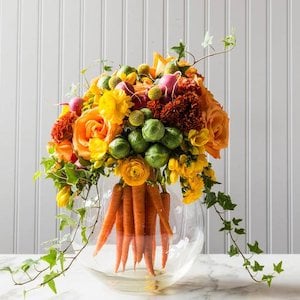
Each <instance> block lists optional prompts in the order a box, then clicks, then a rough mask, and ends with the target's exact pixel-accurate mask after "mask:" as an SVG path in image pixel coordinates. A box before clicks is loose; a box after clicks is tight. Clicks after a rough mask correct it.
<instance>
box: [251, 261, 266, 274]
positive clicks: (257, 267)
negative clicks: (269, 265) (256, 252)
mask: <svg viewBox="0 0 300 300" xmlns="http://www.w3.org/2000/svg"><path fill="white" fill-rule="evenodd" d="M251 269H252V270H253V271H254V272H259V271H262V270H263V269H264V266H262V265H260V264H259V263H258V262H257V261H256V260H255V261H254V264H253V265H252V266H251Z"/></svg>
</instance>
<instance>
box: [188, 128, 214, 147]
mask: <svg viewBox="0 0 300 300" xmlns="http://www.w3.org/2000/svg"><path fill="white" fill-rule="evenodd" d="M188 139H189V140H190V143H191V144H192V145H193V146H196V147H198V148H199V147H203V146H204V145H205V144H206V143H207V142H208V141H209V131H208V129H207V128H202V129H201V130H200V131H197V130H195V129H191V130H190V131H189V135H188Z"/></svg>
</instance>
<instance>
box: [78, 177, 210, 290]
mask: <svg viewBox="0 0 300 300" xmlns="http://www.w3.org/2000/svg"><path fill="white" fill-rule="evenodd" d="M118 180H119V179H118V178H117V177H113V176H110V177H109V178H103V179H102V178H101V180H100V181H99V184H98V196H97V195H95V194H94V195H92V196H90V197H89V198H88V199H87V200H76V201H75V203H76V206H77V207H85V209H86V218H85V220H84V224H83V225H84V227H85V228H86V232H85V236H87V237H89V235H91V236H90V237H89V242H88V244H87V245H86V247H85V248H84V249H83V251H82V253H81V254H80V256H79V261H80V262H81V264H83V265H84V266H85V267H87V268H88V270H90V271H91V272H92V273H93V274H94V275H95V276H97V278H99V279H100V280H101V281H102V282H104V283H105V284H107V285H109V286H110V287H112V288H114V289H117V290H120V291H127V292H141V293H143V292H158V291H161V290H163V289H165V288H167V287H169V286H171V285H173V284H174V283H176V282H177V281H178V280H179V279H181V278H182V277H183V276H184V275H185V274H186V273H187V272H188V270H189V269H190V268H191V267H192V265H193V263H194V262H195V260H196V259H197V256H198V255H199V254H200V253H201V251H202V248H203V243H204V222H203V212H202V207H201V204H200V201H196V202H194V203H192V204H184V203H182V196H181V191H180V187H179V184H178V185H176V184H174V185H168V186H167V191H168V193H169V194H170V199H171V201H170V214H169V224H170V227H171V229H172V232H173V235H172V236H171V237H170V238H169V247H168V251H166V253H167V262H166V264H165V267H162V252H163V251H162V243H161V240H162V239H161V232H160V221H159V216H158V215H157V217H156V232H155V236H154V237H153V239H154V243H153V249H152V253H153V254H152V262H153V267H154V274H155V275H152V274H150V273H149V271H148V270H147V266H146V264H145V259H144V257H143V259H142V260H141V261H140V263H136V261H135V259H134V251H133V249H132V248H134V245H133V242H132V243H131V245H130V249H129V252H128V259H127V262H126V266H125V268H124V270H123V268H122V265H120V267H119V270H118V271H117V272H116V270H115V262H116V256H117V251H116V230H115V225H114V227H113V229H112V231H111V233H110V235H109V237H108V239H107V241H106V243H105V244H104V246H103V247H102V248H101V250H100V251H99V253H98V254H97V255H94V250H95V244H96V241H97V238H98V235H99V231H100V229H101V226H102V223H103V219H104V217H105V214H106V211H107V208H108V204H109V201H110V196H111V193H112V188H113V186H114V184H115V183H116V182H118ZM99 195H100V199H99ZM145 218H147V215H146V216H145ZM96 220H97V223H96V225H95V227H94V228H93V224H95V221H96ZM74 234H75V233H74ZM147 238H149V237H147V236H145V240H146V239H147ZM82 243H83V240H82V233H81V232H80V231H77V232H76V234H75V236H74V249H76V248H77V249H80V247H82V245H83V244H82Z"/></svg>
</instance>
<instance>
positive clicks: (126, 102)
mask: <svg viewBox="0 0 300 300" xmlns="http://www.w3.org/2000/svg"><path fill="white" fill-rule="evenodd" d="M132 106H133V103H132V102H131V98H130V97H129V96H127V95H126V94H125V92H124V91H122V90H112V91H108V90H107V91H105V92H104V93H103V95H102V97H101V98H100V100H99V112H100V114H101V115H102V116H103V118H104V119H105V120H106V121H108V122H110V123H111V124H118V125H121V124H122V123H123V119H124V117H125V116H128V115H129V113H130V110H129V108H130V107H132Z"/></svg>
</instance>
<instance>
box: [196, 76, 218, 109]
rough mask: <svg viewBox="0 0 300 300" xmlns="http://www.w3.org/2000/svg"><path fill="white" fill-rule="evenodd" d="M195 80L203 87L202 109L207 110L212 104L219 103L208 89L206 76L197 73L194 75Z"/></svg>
mask: <svg viewBox="0 0 300 300" xmlns="http://www.w3.org/2000/svg"><path fill="white" fill-rule="evenodd" d="M194 80H195V81H196V82H197V84H198V85H199V86H200V88H201V100H200V103H201V110H202V111H206V110H207V109H208V108H209V107H210V106H212V105H214V104H216V105H218V104H219V102H218V101H216V100H215V99H214V95H213V94H212V93H211V92H210V91H209V90H208V89H207V87H206V86H205V85H204V82H203V81H204V77H199V76H197V75H195V76H194Z"/></svg>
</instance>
